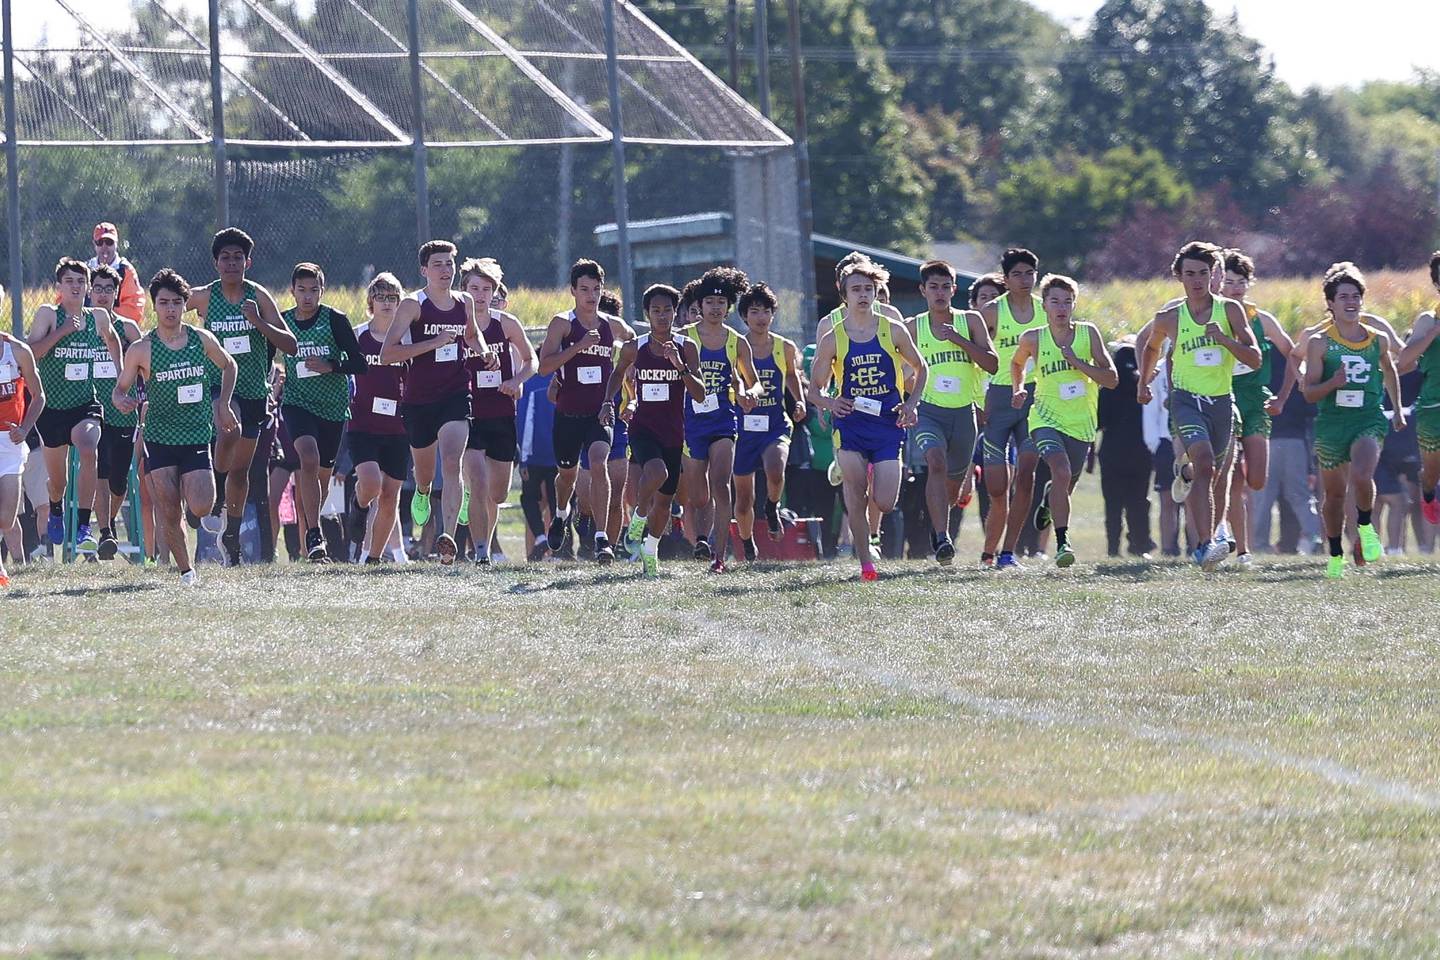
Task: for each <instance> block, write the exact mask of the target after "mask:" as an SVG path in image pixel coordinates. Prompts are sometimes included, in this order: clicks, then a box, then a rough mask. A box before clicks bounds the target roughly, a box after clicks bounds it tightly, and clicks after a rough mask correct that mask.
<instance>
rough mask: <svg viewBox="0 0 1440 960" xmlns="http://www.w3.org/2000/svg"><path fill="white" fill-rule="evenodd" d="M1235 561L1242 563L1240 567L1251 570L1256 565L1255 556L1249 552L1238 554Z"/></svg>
mask: <svg viewBox="0 0 1440 960" xmlns="http://www.w3.org/2000/svg"><path fill="white" fill-rule="evenodd" d="M1235 562H1236V563H1238V564H1240V569H1242V570H1249V569H1250V568H1252V567H1254V566H1255V556H1254V555H1253V554H1251V553H1248V552H1247V553H1242V554H1238V555H1237V556H1236V557H1235Z"/></svg>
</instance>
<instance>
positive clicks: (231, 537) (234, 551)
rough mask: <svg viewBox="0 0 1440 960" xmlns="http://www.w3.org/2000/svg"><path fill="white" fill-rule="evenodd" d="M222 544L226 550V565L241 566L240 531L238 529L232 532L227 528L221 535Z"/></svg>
mask: <svg viewBox="0 0 1440 960" xmlns="http://www.w3.org/2000/svg"><path fill="white" fill-rule="evenodd" d="M220 546H221V548H222V549H224V551H225V566H227V567H238V566H240V560H241V556H240V531H239V530H236V531H235V532H234V533H231V532H230V531H229V530H226V531H225V532H224V533H222V534H221V535H220Z"/></svg>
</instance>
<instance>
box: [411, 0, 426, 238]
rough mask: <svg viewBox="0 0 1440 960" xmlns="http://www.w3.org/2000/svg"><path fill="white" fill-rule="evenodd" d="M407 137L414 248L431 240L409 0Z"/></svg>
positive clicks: (416, 12) (415, 12)
mask: <svg viewBox="0 0 1440 960" xmlns="http://www.w3.org/2000/svg"><path fill="white" fill-rule="evenodd" d="M407 6H408V7H409V17H408V30H409V34H410V37H409V40H410V114H411V118H412V119H411V122H410V136H411V138H412V139H413V140H414V141H415V147H414V151H415V154H414V155H415V245H416V246H417V247H418V246H420V245H421V244H423V243H425V241H427V240H430V239H431V235H430V174H429V171H428V170H427V169H426V162H427V158H426V151H425V88H424V87H423V86H422V85H421V82H420V2H419V0H410V2H409V4H407Z"/></svg>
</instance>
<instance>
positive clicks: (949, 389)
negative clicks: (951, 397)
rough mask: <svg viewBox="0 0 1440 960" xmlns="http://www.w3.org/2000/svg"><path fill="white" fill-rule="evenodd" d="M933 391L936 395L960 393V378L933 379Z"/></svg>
mask: <svg viewBox="0 0 1440 960" xmlns="http://www.w3.org/2000/svg"><path fill="white" fill-rule="evenodd" d="M935 391H936V392H937V393H959V392H960V378H959V377H936V378H935Z"/></svg>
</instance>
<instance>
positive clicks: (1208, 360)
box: [1195, 347, 1220, 367]
mask: <svg viewBox="0 0 1440 960" xmlns="http://www.w3.org/2000/svg"><path fill="white" fill-rule="evenodd" d="M1195 366H1197V367H1218V366H1220V348H1219V347H1201V348H1200V349H1199V350H1196V351H1195Z"/></svg>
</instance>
